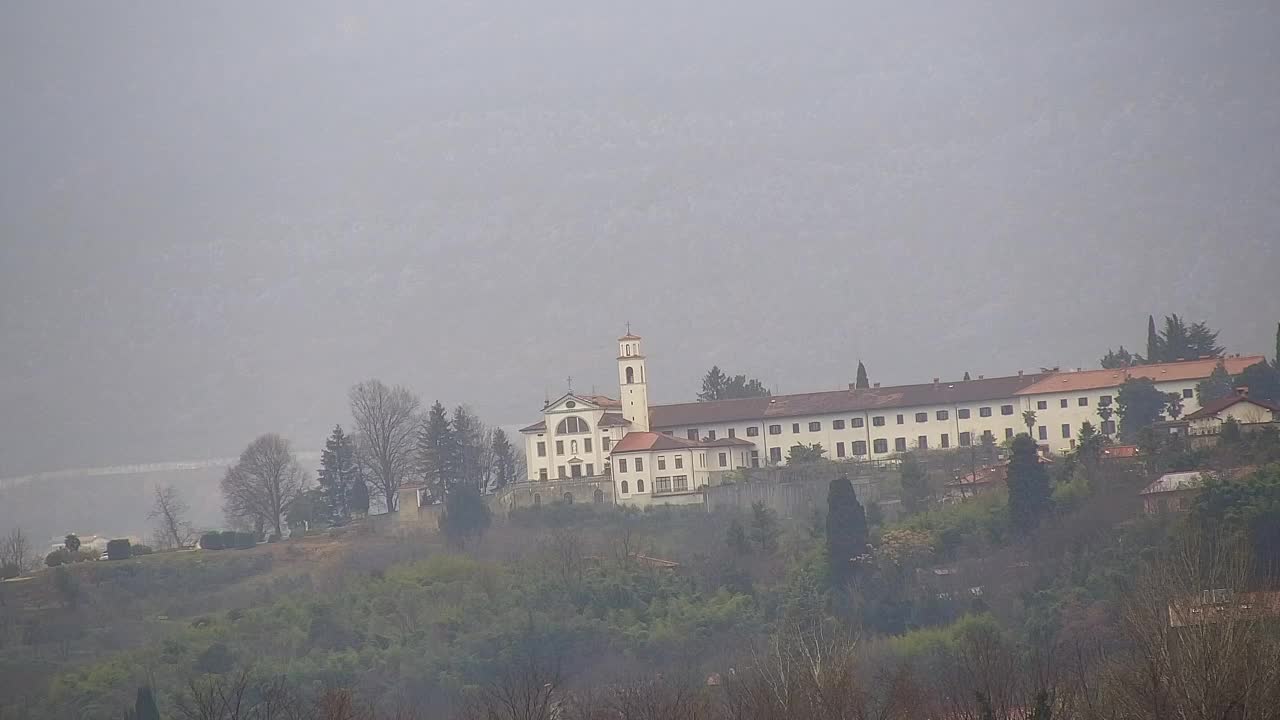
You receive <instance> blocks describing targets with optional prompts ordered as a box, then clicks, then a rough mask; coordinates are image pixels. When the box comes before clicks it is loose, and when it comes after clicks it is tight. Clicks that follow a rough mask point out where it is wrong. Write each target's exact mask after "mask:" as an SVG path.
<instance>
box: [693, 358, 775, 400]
mask: <svg viewBox="0 0 1280 720" xmlns="http://www.w3.org/2000/svg"><path fill="white" fill-rule="evenodd" d="M768 395H769V389H768V388H766V387H765V386H764V383H762V382H760V381H759V380H757V379H755V378H748V377H747V376H746V375H726V374H725V372H724V371H723V370H721V369H720V367H719V366H718V365H713V366H712V367H711V369H710V370H708V371H707V374H706V375H705V376H703V378H702V392H700V393H698V402H709V401H711V400H734V399H737V398H750V397H768Z"/></svg>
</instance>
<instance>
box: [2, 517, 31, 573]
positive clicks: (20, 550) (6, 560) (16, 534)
mask: <svg viewBox="0 0 1280 720" xmlns="http://www.w3.org/2000/svg"><path fill="white" fill-rule="evenodd" d="M31 562H32V560H31V541H30V540H28V539H27V536H26V534H25V533H23V532H22V528H14V529H13V530H10V531H9V534H8V535H6V536H5V538H4V541H3V543H0V565H14V566H17V568H18V571H19V572H22V571H26V570H29V569H30V568H31Z"/></svg>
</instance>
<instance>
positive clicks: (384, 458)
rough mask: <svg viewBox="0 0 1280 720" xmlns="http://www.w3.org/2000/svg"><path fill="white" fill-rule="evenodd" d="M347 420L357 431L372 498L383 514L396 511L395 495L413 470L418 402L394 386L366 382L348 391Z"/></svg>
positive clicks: (407, 392) (362, 461)
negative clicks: (377, 498)
mask: <svg viewBox="0 0 1280 720" xmlns="http://www.w3.org/2000/svg"><path fill="white" fill-rule="evenodd" d="M349 397H350V400H351V416H352V418H353V419H354V420H355V423H356V428H357V429H358V430H359V435H360V437H359V445H358V446H357V450H358V451H359V453H360V457H361V464H362V465H364V467H366V468H367V469H368V470H369V474H370V476H371V480H372V481H373V491H374V494H376V495H378V496H380V497H382V499H383V502H385V503H386V506H387V511H388V512H390V511H393V510H395V509H396V492H397V491H398V490H399V489H400V485H401V484H403V483H404V479H405V478H406V477H407V476H408V475H409V473H410V472H412V470H413V465H414V441H415V439H416V433H417V429H418V423H419V418H418V407H419V405H420V403H419V402H418V398H417V397H415V396H414V394H413V393H411V392H409V391H408V390H407V389H405V388H403V387H401V386H399V385H397V386H395V387H391V388H389V387H387V386H386V385H384V384H382V382H381V381H379V380H367V381H365V382H362V383H360V384H359V385H356V386H355V387H353V388H351V392H350V395H349Z"/></svg>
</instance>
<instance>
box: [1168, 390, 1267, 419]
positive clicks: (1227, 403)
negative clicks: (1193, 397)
mask: <svg viewBox="0 0 1280 720" xmlns="http://www.w3.org/2000/svg"><path fill="white" fill-rule="evenodd" d="M1240 403H1248V404H1250V405H1253V406H1254V407H1258V408H1262V409H1263V410H1266V411H1268V412H1271V413H1276V412H1280V406H1277V405H1275V404H1274V403H1270V402H1267V401H1266V400H1255V399H1254V398H1251V397H1249V396H1247V395H1229V396H1227V397H1224V398H1218V399H1217V400H1214V401H1213V402H1211V403H1209V404H1208V405H1205V406H1204V407H1202V408H1200V409H1199V410H1197V411H1195V412H1193V413H1191V414H1190V415H1187V417H1186V418H1185V419H1186V420H1203V419H1205V418H1209V417H1213V416H1215V415H1217V414H1218V413H1220V412H1222V411H1223V410H1226V409H1227V408H1229V407H1233V406H1235V405H1239V404H1240Z"/></svg>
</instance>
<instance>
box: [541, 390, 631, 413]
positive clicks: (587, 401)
mask: <svg viewBox="0 0 1280 720" xmlns="http://www.w3.org/2000/svg"><path fill="white" fill-rule="evenodd" d="M613 407H621V404H620V403H619V402H618V401H617V400H614V399H613V398H609V397H605V396H604V395H578V394H577V393H571V392H570V393H565V394H564V395H561V396H560V397H558V398H556V399H555V400H552V401H551V402H549V403H547V406H546V407H545V408H543V409H542V412H544V413H561V412H581V411H584V410H603V409H605V408H613Z"/></svg>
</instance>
